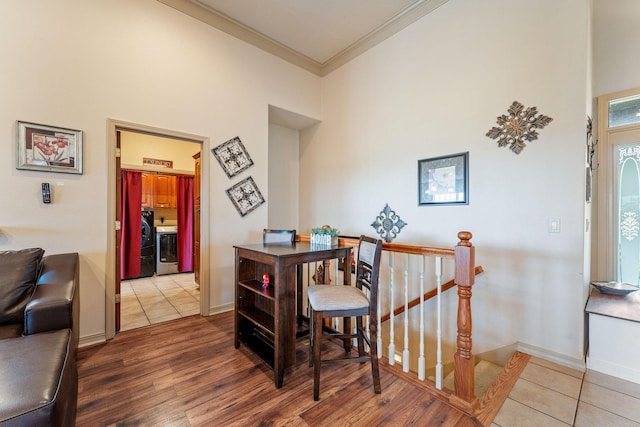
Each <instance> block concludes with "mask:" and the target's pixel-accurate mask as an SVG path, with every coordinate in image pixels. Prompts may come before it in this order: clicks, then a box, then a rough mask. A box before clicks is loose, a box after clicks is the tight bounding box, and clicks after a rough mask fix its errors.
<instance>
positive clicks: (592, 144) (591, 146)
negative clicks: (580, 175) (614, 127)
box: [587, 115, 598, 171]
mask: <svg viewBox="0 0 640 427" xmlns="http://www.w3.org/2000/svg"><path fill="white" fill-rule="evenodd" d="M597 145H598V140H597V139H596V140H594V139H593V123H592V121H591V116H588V115H587V156H588V157H587V162H588V163H589V169H591V170H592V171H594V170H596V169H598V165H597V164H596V165H594V164H593V158H594V157H595V155H596V146H597Z"/></svg>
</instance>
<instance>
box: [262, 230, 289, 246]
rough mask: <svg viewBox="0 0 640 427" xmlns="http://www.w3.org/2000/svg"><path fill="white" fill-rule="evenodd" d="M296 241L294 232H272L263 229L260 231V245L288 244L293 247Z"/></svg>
mask: <svg viewBox="0 0 640 427" xmlns="http://www.w3.org/2000/svg"><path fill="white" fill-rule="evenodd" d="M295 241H296V230H273V229H270V228H265V229H264V230H262V243H264V244H269V243H288V244H290V245H293V243H294V242H295Z"/></svg>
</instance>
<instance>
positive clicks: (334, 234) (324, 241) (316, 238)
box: [311, 225, 340, 246]
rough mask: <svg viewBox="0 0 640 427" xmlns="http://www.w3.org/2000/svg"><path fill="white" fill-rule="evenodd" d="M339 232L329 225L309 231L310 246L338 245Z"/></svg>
mask: <svg viewBox="0 0 640 427" xmlns="http://www.w3.org/2000/svg"><path fill="white" fill-rule="evenodd" d="M338 233H340V230H338V229H337V228H332V227H331V226H329V225H323V226H322V227H316V228H312V229H311V244H312V245H314V246H334V245H337V244H338Z"/></svg>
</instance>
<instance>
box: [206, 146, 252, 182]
mask: <svg viewBox="0 0 640 427" xmlns="http://www.w3.org/2000/svg"><path fill="white" fill-rule="evenodd" d="M211 152H212V153H213V155H214V156H215V157H216V159H218V163H220V166H222V169H223V170H224V172H225V173H226V174H227V177H229V178H231V177H234V176H236V175H238V174H239V173H240V172H242V171H244V170H246V169H247V168H249V167H250V166H251V165H253V160H251V156H249V153H248V152H247V149H246V148H244V144H243V143H242V141H241V140H240V137H238V136H236V137H235V138H232V139H230V140H228V141H227V142H223V143H222V144H220V145H218V146H217V147H215V148H212V149H211Z"/></svg>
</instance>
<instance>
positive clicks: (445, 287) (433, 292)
mask: <svg viewBox="0 0 640 427" xmlns="http://www.w3.org/2000/svg"><path fill="white" fill-rule="evenodd" d="M474 273H475V275H476V276H477V275H478V274H480V273H484V268H482V266H481V265H479V266H477V267H476V268H475V271H474ZM455 285H456V281H455V280H454V279H451V280H449V281H448V282H447V283H443V284H442V286H441V289H442V292H444V291H448V290H449V289H451V288H453V287H454V286H455ZM436 295H438V289H437V288H434V289H431V290H430V291H429V292H425V293H424V301H425V302H426V301H428V300H430V299H431V298H433V297H435V296H436ZM418 304H420V297H416V298H414V299H412V300H411V301H409V303H408V304H407V305H408V307H409V309H411V308H413V307H415V306H416V305H418ZM402 313H404V305H401V306H399V307H397V308H396V309H395V310H393V315H394V316H398V315H400V314H402ZM389 319H391V313H387V314H385V315H383V316H381V317H380V323H383V322H386V321H387V320H389Z"/></svg>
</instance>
